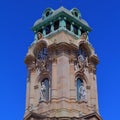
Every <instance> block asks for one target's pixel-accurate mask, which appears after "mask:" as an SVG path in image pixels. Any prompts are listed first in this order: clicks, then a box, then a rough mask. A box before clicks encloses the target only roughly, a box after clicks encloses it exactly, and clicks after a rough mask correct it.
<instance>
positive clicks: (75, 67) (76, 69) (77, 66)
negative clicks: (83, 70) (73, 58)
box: [74, 63, 79, 71]
mask: <svg viewBox="0 0 120 120" xmlns="http://www.w3.org/2000/svg"><path fill="white" fill-rule="evenodd" d="M74 70H75V71H78V70H79V64H78V63H75V65H74Z"/></svg>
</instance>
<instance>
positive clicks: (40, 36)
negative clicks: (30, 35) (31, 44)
mask: <svg viewBox="0 0 120 120" xmlns="http://www.w3.org/2000/svg"><path fill="white" fill-rule="evenodd" d="M41 38H42V33H41V32H38V33H37V39H38V40H40V39H41Z"/></svg>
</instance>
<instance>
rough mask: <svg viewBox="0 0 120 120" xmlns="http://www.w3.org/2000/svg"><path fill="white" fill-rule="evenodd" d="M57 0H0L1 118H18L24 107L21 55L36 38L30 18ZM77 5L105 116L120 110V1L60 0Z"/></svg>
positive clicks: (112, 119)
mask: <svg viewBox="0 0 120 120" xmlns="http://www.w3.org/2000/svg"><path fill="white" fill-rule="evenodd" d="M60 6H61V2H60V0H1V2H0V58H1V61H0V81H1V84H0V119H1V120H22V119H23V115H24V110H25V94H26V74H27V70H26V66H25V64H24V58H25V55H26V53H27V50H28V47H29V45H30V44H31V43H32V41H33V39H34V34H33V32H32V31H31V27H32V25H33V23H34V22H35V21H36V20H37V19H38V18H40V17H41V15H42V12H43V11H44V10H45V9H46V8H47V7H52V8H53V9H57V8H59V7H60ZM62 6H64V7H65V8H67V9H72V8H73V7H76V8H78V9H79V10H80V12H81V14H82V18H83V19H85V20H87V22H88V23H89V25H90V26H91V27H92V29H93V30H92V32H91V33H90V34H89V40H90V42H91V43H92V46H93V47H94V48H95V51H96V53H97V54H98V57H99V59H100V63H99V65H98V66H97V81H98V82H97V83H98V97H99V111H100V114H101V116H102V117H103V119H104V120H118V119H119V117H118V116H119V115H120V110H119V109H120V53H119V52H120V1H119V0H62Z"/></svg>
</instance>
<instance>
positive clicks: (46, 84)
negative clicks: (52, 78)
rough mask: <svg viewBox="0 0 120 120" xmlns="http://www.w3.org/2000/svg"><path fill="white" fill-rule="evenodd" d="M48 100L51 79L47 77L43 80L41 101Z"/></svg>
mask: <svg viewBox="0 0 120 120" xmlns="http://www.w3.org/2000/svg"><path fill="white" fill-rule="evenodd" d="M48 100H49V79H48V78H45V79H43V80H42V81H41V88H40V101H48Z"/></svg>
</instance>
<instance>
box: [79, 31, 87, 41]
mask: <svg viewBox="0 0 120 120" xmlns="http://www.w3.org/2000/svg"><path fill="white" fill-rule="evenodd" d="M80 38H81V39H84V40H87V33H86V32H85V33H82V35H81V37H80Z"/></svg>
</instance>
